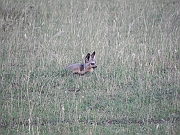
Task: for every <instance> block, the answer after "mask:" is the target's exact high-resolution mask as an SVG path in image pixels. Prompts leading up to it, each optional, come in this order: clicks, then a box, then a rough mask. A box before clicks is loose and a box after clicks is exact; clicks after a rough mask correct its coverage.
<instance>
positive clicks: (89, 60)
mask: <svg viewBox="0 0 180 135" xmlns="http://www.w3.org/2000/svg"><path fill="white" fill-rule="evenodd" d="M95 68H97V66H96V64H95V51H94V52H93V53H92V54H90V53H88V54H87V55H86V57H85V62H84V63H74V64H71V65H69V66H67V67H66V69H67V70H70V71H72V72H73V74H79V75H84V74H85V73H88V72H93V69H95Z"/></svg>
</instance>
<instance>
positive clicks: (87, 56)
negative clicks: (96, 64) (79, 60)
mask: <svg viewBox="0 0 180 135" xmlns="http://www.w3.org/2000/svg"><path fill="white" fill-rule="evenodd" d="M90 56H91V55H90V53H88V54H87V55H86V58H85V63H88V62H89V58H90Z"/></svg>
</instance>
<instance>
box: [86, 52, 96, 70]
mask: <svg viewBox="0 0 180 135" xmlns="http://www.w3.org/2000/svg"><path fill="white" fill-rule="evenodd" d="M95 54H96V53H95V51H94V52H93V53H92V54H90V53H88V54H87V55H86V58H85V66H86V68H88V67H89V68H97V66H96V65H95V60H94V59H95Z"/></svg>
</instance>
